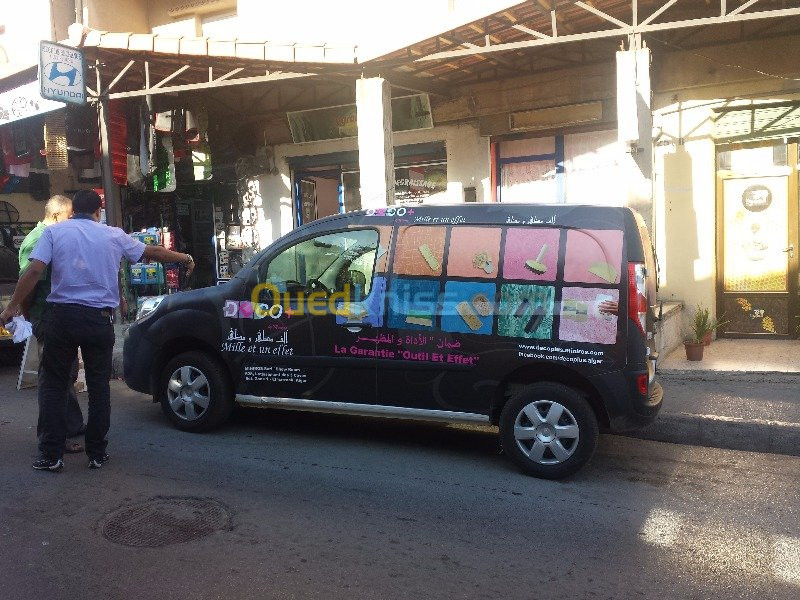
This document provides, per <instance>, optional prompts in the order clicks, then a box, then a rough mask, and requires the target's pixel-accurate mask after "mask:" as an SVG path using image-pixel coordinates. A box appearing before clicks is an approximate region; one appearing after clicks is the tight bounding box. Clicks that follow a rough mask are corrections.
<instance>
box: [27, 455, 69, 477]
mask: <svg viewBox="0 0 800 600" xmlns="http://www.w3.org/2000/svg"><path fill="white" fill-rule="evenodd" d="M33 468H34V469H36V470H37V471H53V472H54V473H55V472H56V471H60V470H61V469H63V468H64V461H63V460H61V459H60V458H47V457H45V456H43V457H41V458H39V459H38V460H37V461H36V462H34V463H33Z"/></svg>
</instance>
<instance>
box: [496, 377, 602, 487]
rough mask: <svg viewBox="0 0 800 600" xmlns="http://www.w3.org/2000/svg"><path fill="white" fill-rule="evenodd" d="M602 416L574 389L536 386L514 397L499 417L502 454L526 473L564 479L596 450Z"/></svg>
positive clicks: (546, 384)
mask: <svg viewBox="0 0 800 600" xmlns="http://www.w3.org/2000/svg"><path fill="white" fill-rule="evenodd" d="M598 435H599V428H598V425H597V417H596V416H595V414H594V411H593V410H592V407H591V406H589V403H588V402H587V401H586V400H585V399H584V398H583V397H582V396H581V394H579V393H578V392H577V391H576V390H574V389H573V388H570V387H567V386H565V385H561V384H558V383H535V384H532V385H529V386H527V387H525V388H524V389H522V390H521V391H520V392H518V393H517V394H515V395H514V396H513V397H512V398H511V399H510V400H509V401H508V402H507V403H506V405H505V406H504V407H503V412H502V413H501V415H500V439H501V442H502V445H503V451H504V452H505V453H506V454H507V455H508V457H509V458H510V459H511V460H512V461H514V463H516V464H517V466H519V467H520V468H521V469H522V470H523V471H524V472H525V473H527V474H528V475H533V476H535V477H541V478H543V479H561V478H563V477H567V476H569V475H572V474H573V473H575V472H576V471H578V470H579V469H580V468H581V467H582V466H583V465H585V464H586V463H587V462H588V461H589V459H590V458H591V457H592V454H594V451H595V448H596V447H597V438H598Z"/></svg>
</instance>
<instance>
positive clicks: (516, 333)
mask: <svg viewBox="0 0 800 600" xmlns="http://www.w3.org/2000/svg"><path fill="white" fill-rule="evenodd" d="M554 299H555V288H554V287H551V286H543V285H520V284H516V283H509V284H505V285H503V286H502V287H501V288H500V319H499V320H498V324H497V334H498V335H502V336H505V337H520V338H534V339H537V340H549V339H551V338H552V337H553V305H554Z"/></svg>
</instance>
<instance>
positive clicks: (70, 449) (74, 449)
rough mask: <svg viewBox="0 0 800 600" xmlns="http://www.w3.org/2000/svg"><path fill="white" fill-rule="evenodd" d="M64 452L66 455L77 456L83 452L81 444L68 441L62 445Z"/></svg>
mask: <svg viewBox="0 0 800 600" xmlns="http://www.w3.org/2000/svg"><path fill="white" fill-rule="evenodd" d="M64 452H66V453H67V454H78V453H80V452H83V444H81V443H80V442H70V441H68V442H67V443H66V444H64Z"/></svg>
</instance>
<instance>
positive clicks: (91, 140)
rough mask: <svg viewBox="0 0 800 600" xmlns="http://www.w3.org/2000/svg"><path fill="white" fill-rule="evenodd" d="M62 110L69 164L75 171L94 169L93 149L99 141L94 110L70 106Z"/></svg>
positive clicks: (90, 107)
mask: <svg viewBox="0 0 800 600" xmlns="http://www.w3.org/2000/svg"><path fill="white" fill-rule="evenodd" d="M64 110H65V112H66V114H65V117H64V127H65V129H66V136H67V150H68V151H69V162H70V163H71V164H72V165H73V166H74V167H75V168H77V169H94V162H95V157H94V148H95V144H97V141H98V139H99V130H98V126H97V111H96V109H95V108H94V106H90V105H86V106H74V105H70V106H67V107H66V108H65V109H64Z"/></svg>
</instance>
